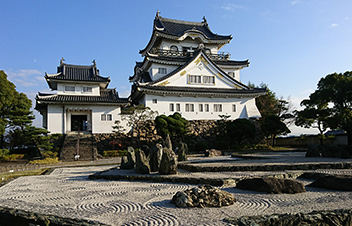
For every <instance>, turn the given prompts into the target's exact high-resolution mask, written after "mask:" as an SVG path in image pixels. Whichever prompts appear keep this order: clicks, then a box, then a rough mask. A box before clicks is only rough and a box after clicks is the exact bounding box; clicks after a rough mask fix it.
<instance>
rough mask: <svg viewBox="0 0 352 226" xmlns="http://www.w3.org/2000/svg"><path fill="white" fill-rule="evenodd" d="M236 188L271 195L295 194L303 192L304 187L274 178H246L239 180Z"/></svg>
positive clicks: (290, 181) (293, 182)
mask: <svg viewBox="0 0 352 226" xmlns="http://www.w3.org/2000/svg"><path fill="white" fill-rule="evenodd" d="M236 188H239V189H243V190H251V191H260V192H267V193H271V194H282V193H287V194H295V193H302V192H305V191H306V189H305V188H304V185H303V184H302V183H300V182H298V181H294V180H289V179H278V178H275V177H262V178H248V179H243V180H240V181H239V182H238V183H237V185H236Z"/></svg>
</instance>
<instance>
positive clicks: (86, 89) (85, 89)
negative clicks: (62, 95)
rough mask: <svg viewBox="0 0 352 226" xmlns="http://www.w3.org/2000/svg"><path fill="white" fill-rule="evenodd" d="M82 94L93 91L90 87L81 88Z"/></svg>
mask: <svg viewBox="0 0 352 226" xmlns="http://www.w3.org/2000/svg"><path fill="white" fill-rule="evenodd" d="M82 91H83V93H91V92H92V91H93V89H92V87H89V86H83V90H82Z"/></svg>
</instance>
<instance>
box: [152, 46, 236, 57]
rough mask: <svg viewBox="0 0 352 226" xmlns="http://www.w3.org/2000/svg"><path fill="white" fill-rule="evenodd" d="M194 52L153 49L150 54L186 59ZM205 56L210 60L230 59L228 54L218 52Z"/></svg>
mask: <svg viewBox="0 0 352 226" xmlns="http://www.w3.org/2000/svg"><path fill="white" fill-rule="evenodd" d="M194 51H195V50H187V51H175V50H164V49H157V48H154V49H152V50H151V51H150V53H152V54H156V55H158V56H166V57H180V58H186V57H192V56H193V53H194ZM206 54H207V56H208V57H210V59H212V60H229V59H230V54H229V53H224V52H220V53H218V54H211V53H206Z"/></svg>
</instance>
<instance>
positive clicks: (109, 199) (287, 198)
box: [0, 166, 352, 225]
mask: <svg viewBox="0 0 352 226" xmlns="http://www.w3.org/2000/svg"><path fill="white" fill-rule="evenodd" d="M109 168H111V166H99V167H77V168H60V169H56V170H54V171H53V173H52V174H50V175H42V176H29V177H21V178H18V179H16V180H13V181H11V182H10V183H8V184H6V185H5V186H3V187H1V188H0V203H1V206H3V207H10V208H17V209H22V210H26V211H33V212H38V213H41V214H50V215H57V216H61V217H71V218H81V219H86V220H94V221H99V222H101V223H104V224H108V225H227V223H226V222H224V221H223V219H224V218H225V217H232V216H236V217H239V216H249V215H270V214H274V213H276V214H283V213H297V212H311V211H313V210H333V209H348V208H351V206H352V192H346V191H333V190H327V189H318V188H311V187H307V192H305V193H300V194H293V195H289V194H265V193H260V192H251V191H244V190H240V189H236V188H234V187H221V189H223V190H225V191H227V192H230V193H232V194H233V195H234V196H235V198H236V203H235V204H234V205H232V206H226V207H222V208H192V209H187V208H176V207H175V205H174V204H172V203H171V202H170V200H171V199H172V196H173V195H174V194H175V193H176V192H177V191H183V190H186V189H189V188H192V187H194V185H188V184H172V183H160V182H155V183H154V182H141V181H106V180H89V179H88V176H89V175H91V174H93V173H96V172H101V171H104V170H108V169H109ZM316 172H319V173H338V174H340V173H343V174H351V170H344V169H343V170H317V171H316ZM271 173H273V174H275V173H278V172H271ZM281 173H282V172H281ZM266 174H267V172H265V173H263V172H224V173H221V172H219V173H214V174H211V173H187V175H189V176H197V175H198V176H203V177H206V176H207V177H214V178H219V177H220V178H221V177H224V178H229V177H232V178H238V177H242V176H251V175H257V176H258V175H266ZM180 176H181V175H180ZM302 182H303V183H304V184H308V183H309V182H310V181H309V180H306V179H305V180H304V181H302Z"/></svg>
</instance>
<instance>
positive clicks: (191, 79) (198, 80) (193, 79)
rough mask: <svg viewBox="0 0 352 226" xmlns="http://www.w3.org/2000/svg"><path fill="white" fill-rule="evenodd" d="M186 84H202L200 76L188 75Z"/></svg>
mask: <svg viewBox="0 0 352 226" xmlns="http://www.w3.org/2000/svg"><path fill="white" fill-rule="evenodd" d="M188 83H191V84H195V83H202V76H200V75H189V77H188Z"/></svg>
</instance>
